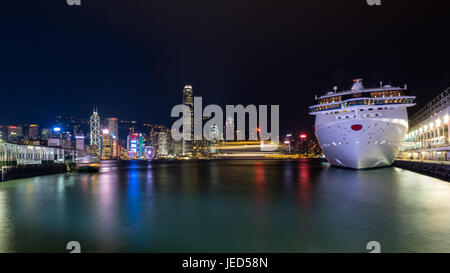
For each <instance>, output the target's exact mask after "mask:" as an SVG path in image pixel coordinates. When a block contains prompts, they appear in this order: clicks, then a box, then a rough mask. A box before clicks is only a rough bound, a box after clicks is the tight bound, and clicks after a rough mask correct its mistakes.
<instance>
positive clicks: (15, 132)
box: [8, 125, 23, 141]
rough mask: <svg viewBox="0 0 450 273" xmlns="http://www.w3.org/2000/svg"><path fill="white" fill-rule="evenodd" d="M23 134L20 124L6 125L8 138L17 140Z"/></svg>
mask: <svg viewBox="0 0 450 273" xmlns="http://www.w3.org/2000/svg"><path fill="white" fill-rule="evenodd" d="M22 136H23V131H22V126H12V125H11V126H8V140H9V141H17V140H18V139H19V138H21V137H22Z"/></svg>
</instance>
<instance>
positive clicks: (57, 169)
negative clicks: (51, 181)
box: [0, 163, 67, 182]
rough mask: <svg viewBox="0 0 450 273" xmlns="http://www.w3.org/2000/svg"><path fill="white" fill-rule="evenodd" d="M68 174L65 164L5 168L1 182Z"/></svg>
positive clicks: (0, 178) (1, 173)
mask: <svg viewBox="0 0 450 273" xmlns="http://www.w3.org/2000/svg"><path fill="white" fill-rule="evenodd" d="M65 172H67V167H66V165H65V164H61V163H60V164H43V165H22V166H16V167H3V168H2V169H1V171H0V182H3V181H6V180H11V179H19V178H26V177H33V176H39V175H47V174H56V173H65Z"/></svg>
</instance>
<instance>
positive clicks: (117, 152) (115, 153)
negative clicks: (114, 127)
mask: <svg viewBox="0 0 450 273" xmlns="http://www.w3.org/2000/svg"><path fill="white" fill-rule="evenodd" d="M111 140H112V157H113V158H118V157H119V155H120V146H119V140H118V139H117V137H115V136H112V138H111Z"/></svg>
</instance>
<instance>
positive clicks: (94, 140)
mask: <svg viewBox="0 0 450 273" xmlns="http://www.w3.org/2000/svg"><path fill="white" fill-rule="evenodd" d="M89 125H90V145H91V146H92V147H93V150H94V151H95V154H96V155H97V156H100V155H101V139H100V116H99V115H98V113H97V108H96V107H94V112H93V113H92V115H91V119H90V122H89Z"/></svg>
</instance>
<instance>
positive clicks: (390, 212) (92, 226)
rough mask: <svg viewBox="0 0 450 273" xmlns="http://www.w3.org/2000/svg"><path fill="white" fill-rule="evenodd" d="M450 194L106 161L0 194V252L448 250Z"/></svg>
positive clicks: (422, 187) (398, 184)
mask: <svg viewBox="0 0 450 273" xmlns="http://www.w3.org/2000/svg"><path fill="white" fill-rule="evenodd" d="M449 198H450V184H449V183H446V182H443V181H440V180H438V179H435V178H431V177H426V176H423V175H420V174H416V173H413V172H409V171H406V170H401V169H397V168H382V169H375V170H364V171H352V170H346V169H339V168H333V167H329V165H327V164H324V163H315V162H309V161H305V160H303V161H295V160H293V161H274V160H261V161H246V160H230V161H202V162H195V161H186V162H140V161H130V162H116V161H108V162H102V166H101V170H100V172H99V173H97V174H92V173H74V174H62V175H50V176H42V177H35V178H30V179H22V180H15V181H11V182H4V183H1V184H0V251H2V252H5V251H11V252H16V251H18V252H25V251H60V252H61V251H63V252H64V251H65V243H66V242H67V241H70V240H78V241H80V242H82V245H83V250H84V251H92V252H100V251H102V252H117V251H122V252H123V251H130V252H131V251H144V252H184V251H185V252H210V251H212V252H265V251H272V252H317V251H325V252H330V251H331V252H344V251H345V252H348V251H350V252H365V251H366V250H365V244H366V243H367V242H368V241H371V240H377V241H379V242H381V244H382V249H383V251H386V252H390V251H392V252H398V251H426V252H431V251H450V235H449V233H448V230H449V229H450V203H449V202H448V200H449Z"/></svg>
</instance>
